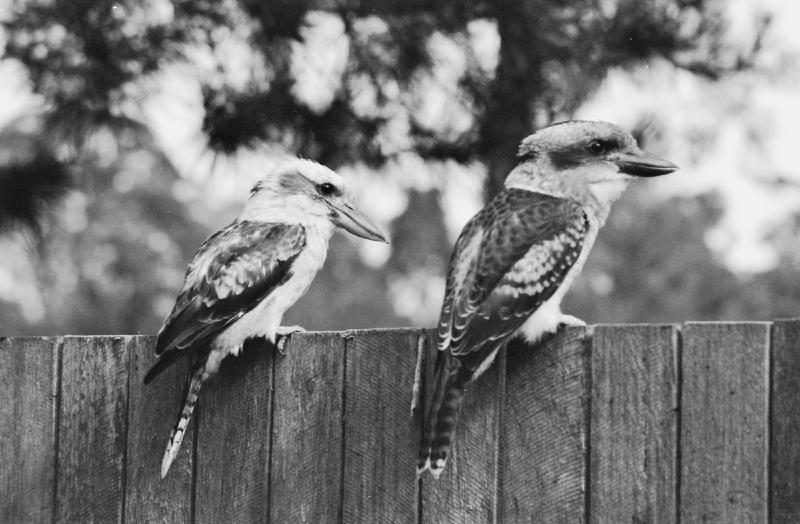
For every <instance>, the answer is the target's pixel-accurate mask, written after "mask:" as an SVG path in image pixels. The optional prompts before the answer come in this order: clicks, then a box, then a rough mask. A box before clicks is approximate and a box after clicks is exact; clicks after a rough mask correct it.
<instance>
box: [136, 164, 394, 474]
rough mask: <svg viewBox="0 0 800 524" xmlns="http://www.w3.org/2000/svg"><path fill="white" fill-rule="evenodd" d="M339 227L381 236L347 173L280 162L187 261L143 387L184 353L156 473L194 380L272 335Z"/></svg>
mask: <svg viewBox="0 0 800 524" xmlns="http://www.w3.org/2000/svg"><path fill="white" fill-rule="evenodd" d="M336 226H339V227H341V228H343V229H345V230H346V231H349V232H350V233H352V234H354V235H357V236H360V237H363V238H366V239H369V240H377V241H382V242H385V241H386V240H385V239H384V237H383V235H382V234H381V233H380V231H379V230H378V228H377V227H376V226H375V225H373V224H372V222H370V221H369V220H368V219H367V218H366V217H365V216H364V215H363V214H362V213H361V212H359V211H358V209H356V207H355V206H354V205H353V203H352V199H351V195H350V191H349V190H348V186H347V184H346V183H345V181H344V179H343V178H342V177H340V176H339V175H337V174H336V173H334V172H333V171H331V170H330V169H328V168H327V167H324V166H322V165H320V164H317V163H316V162H312V161H309V160H291V161H288V162H284V163H283V164H281V165H280V166H279V167H278V168H277V169H275V170H274V171H273V172H271V173H270V174H268V175H267V176H266V177H265V178H264V179H263V180H261V181H260V182H258V183H257V184H256V185H255V187H253V189H252V191H251V194H250V198H249V199H248V200H247V203H246V204H245V206H244V209H243V210H242V213H241V215H239V217H238V218H237V219H236V220H234V221H233V223H231V224H230V225H229V226H227V227H226V228H224V229H223V230H221V231H219V232H217V233H216V234H214V235H212V236H211V237H210V238H209V239H208V240H206V242H205V243H204V244H203V245H202V246H201V247H200V249H199V250H198V251H197V253H196V254H195V255H194V258H193V259H192V261H191V262H190V263H189V268H188V270H187V271H186V277H185V279H184V283H183V288H182V289H181V292H180V294H179V295H178V298H177V300H176V302H175V306H174V307H173V309H172V313H170V314H169V317H167V319H166V321H165V322H164V326H163V327H162V328H161V330H160V331H159V333H158V339H157V341H156V354H157V355H158V360H157V361H156V362H155V364H154V365H153V367H152V368H151V369H150V371H149V372H148V373H147V376H145V379H144V383H145V384H147V383H149V382H150V381H151V380H152V379H153V378H154V377H155V376H156V375H158V374H159V373H160V372H161V371H163V370H164V368H166V367H167V366H169V365H170V364H172V363H173V362H175V361H176V360H178V359H179V358H181V357H188V358H189V359H190V362H191V365H190V368H191V372H190V376H189V380H188V383H187V386H186V393H185V400H184V403H183V408H182V410H181V412H180V415H179V417H178V421H177V422H176V424H175V427H174V429H173V430H172V435H171V436H170V438H169V442H168V443H167V450H166V452H165V453H164V459H163V461H162V463H161V476H162V477H164V476H165V475H166V474H167V471H169V466H170V464H171V463H172V461H173V460H174V459H175V456H176V454H177V452H178V449H179V447H180V445H181V440H182V439H183V435H184V433H185V431H186V426H187V424H188V423H189V418H190V417H191V415H192V410H193V409H194V406H195V403H196V402H197V396H198V394H199V392H200V386H201V385H202V384H203V381H205V380H206V379H208V378H209V377H211V376H213V375H214V374H215V373H216V372H217V370H218V369H219V366H220V362H221V361H222V359H224V358H225V357H226V356H228V355H230V354H233V355H238V354H239V352H241V350H242V346H243V344H244V342H245V340H247V339H249V338H253V337H264V338H266V339H267V340H269V341H270V342H272V343H273V345H274V344H275V342H276V337H278V336H280V335H285V334H288V333H291V332H294V331H301V330H302V328H298V327H290V328H285V327H280V323H281V319H282V317H283V314H284V312H285V311H286V310H287V309H288V308H289V307H290V306H291V305H292V304H294V303H295V301H297V299H299V298H300V297H301V296H302V295H303V294H304V293H305V292H306V290H307V289H308V286H309V284H311V281H312V280H313V279H314V276H315V275H316V273H317V271H319V269H320V268H321V267H322V264H323V262H324V261H325V257H326V255H327V252H328V240H329V239H330V237H331V234H333V231H334V229H335V228H336Z"/></svg>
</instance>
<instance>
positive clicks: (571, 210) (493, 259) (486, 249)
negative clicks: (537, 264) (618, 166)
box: [451, 188, 588, 278]
mask: <svg viewBox="0 0 800 524" xmlns="http://www.w3.org/2000/svg"><path fill="white" fill-rule="evenodd" d="M587 228H588V217H587V214H586V211H585V210H584V208H583V206H582V205H581V204H579V203H578V202H576V201H574V200H570V199H567V198H561V197H556V196H553V195H548V194H545V193H538V192H535V191H529V190H525V189H517V188H510V189H506V190H504V191H502V192H501V193H499V194H498V195H497V196H496V197H495V198H493V199H492V200H491V201H490V202H489V203H488V204H487V205H486V206H485V207H484V208H483V209H482V210H481V211H480V212H479V213H478V214H476V215H475V216H474V217H473V218H472V219H471V220H470V221H469V222H468V223H467V225H466V226H465V227H464V229H463V231H462V233H461V235H460V236H459V240H458V241H457V242H456V247H455V249H454V253H453V258H452V260H451V270H455V272H459V269H461V271H460V272H461V273H463V272H464V268H463V267H462V268H459V266H469V267H472V268H473V269H474V270H476V271H477V272H478V273H483V274H485V276H486V277H491V275H495V276H496V277H498V278H499V277H500V276H501V275H502V274H504V273H505V272H506V271H508V270H509V269H510V268H511V266H512V265H513V264H514V263H516V262H517V261H518V260H520V259H521V258H522V257H524V256H525V255H526V254H527V253H528V251H529V250H530V249H531V248H532V247H534V246H536V245H540V244H542V243H547V242H552V241H554V240H559V239H561V240H563V241H565V242H568V243H569V242H574V241H575V239H576V238H578V237H580V236H581V235H582V234H583V233H584V232H585V230H586V229H587Z"/></svg>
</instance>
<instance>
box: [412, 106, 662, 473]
mask: <svg viewBox="0 0 800 524" xmlns="http://www.w3.org/2000/svg"><path fill="white" fill-rule="evenodd" d="M518 158H519V163H518V165H517V166H516V167H515V168H514V169H513V170H512V171H511V173H509V175H508V177H507V178H506V181H505V187H504V189H503V190H502V191H501V192H500V193H499V194H498V195H497V196H495V197H494V198H493V199H492V200H491V201H490V202H489V203H488V204H487V205H486V206H485V207H484V208H483V209H482V210H481V211H480V212H478V214H476V215H475V216H474V217H473V218H472V219H471V220H470V221H469V222H468V223H467V225H466V226H464V229H463V230H462V232H461V235H460V236H459V238H458V241H457V242H456V245H455V249H454V252H453V256H452V258H451V260H450V268H449V272H448V276H447V284H446V288H445V297H444V303H443V304H442V310H441V316H440V320H439V326H438V346H439V350H440V351H439V352H438V358H437V363H436V372H435V379H434V386H433V387H434V392H433V396H432V401H431V406H430V409H429V411H428V414H427V417H426V420H425V424H424V426H423V432H422V437H421V442H420V449H419V456H418V464H417V465H418V473H419V474H422V473H423V472H424V471H425V470H426V469H429V470H430V471H431V473H432V474H433V475H434V476H435V477H438V476H439V475H440V474H441V472H442V470H443V468H444V466H445V462H446V460H447V454H448V451H449V448H450V444H451V442H452V439H453V434H454V429H455V424H456V418H457V415H458V410H459V407H460V405H461V402H462V399H463V395H464V390H465V388H466V387H467V385H468V384H469V383H470V382H472V381H473V380H475V378H477V377H478V376H479V375H480V374H481V373H483V372H484V371H485V370H486V369H487V368H488V367H489V366H490V365H491V363H492V361H493V360H494V357H495V355H496V354H497V351H498V350H499V349H500V348H501V347H502V346H503V344H505V343H506V342H507V341H508V339H509V338H511V337H512V336H515V335H520V336H522V337H523V338H524V339H525V340H527V341H528V342H531V343H533V342H536V341H537V340H539V339H540V338H541V337H542V335H544V334H545V333H549V332H555V331H556V330H557V329H558V326H559V325H562V324H567V325H585V324H584V322H583V321H581V320H579V319H577V318H575V317H573V316H570V315H564V314H563V313H561V308H560V305H561V299H562V298H563V296H564V293H565V292H566V291H567V289H568V288H569V286H570V284H571V283H572V281H573V280H574V279H575V276H576V275H577V274H578V273H579V272H580V270H581V268H582V267H583V264H584V262H585V261H586V257H587V255H588V254H589V250H590V249H591V247H592V244H594V241H595V238H596V237H597V232H598V230H599V229H600V227H601V226H602V225H603V223H604V222H605V220H606V217H607V216H608V213H609V210H610V207H611V204H612V203H613V202H614V201H615V200H616V199H617V198H618V197H619V196H620V195H621V194H622V192H623V191H624V190H625V188H626V187H627V185H628V183H629V182H630V181H631V180H632V179H633V177H653V176H659V175H665V174H667V173H670V172H672V171H674V170H675V169H677V166H675V165H674V164H672V163H670V162H667V161H666V160H662V159H659V158H656V157H654V156H651V155H649V154H647V153H644V152H642V150H641V149H639V147H638V146H637V145H636V141H635V140H634V139H633V137H632V136H631V135H630V134H629V133H627V132H625V131H623V130H622V129H620V128H619V127H617V126H615V125H613V124H610V123H607V122H588V121H569V122H563V123H560V124H556V125H553V126H550V127H547V128H544V129H541V130H539V131H537V132H536V133H534V134H533V135H531V136H529V137H527V138H525V139H524V140H523V141H522V143H521V145H520V147H519V153H518Z"/></svg>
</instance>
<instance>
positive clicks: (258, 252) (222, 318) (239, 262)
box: [145, 221, 306, 383]
mask: <svg viewBox="0 0 800 524" xmlns="http://www.w3.org/2000/svg"><path fill="white" fill-rule="evenodd" d="M305 245H306V234H305V230H304V229H303V227H302V226H300V225H291V224H265V223H261V222H253V221H236V222H233V223H232V224H230V225H229V226H228V227H226V228H225V229H223V230H221V231H219V232H218V233H216V234H214V235H213V236H212V237H211V238H209V239H208V240H207V241H206V242H205V243H204V244H203V245H202V246H201V247H200V249H199V250H198V251H197V253H196V254H195V256H194V258H193V259H192V262H191V263H190V264H189V269H188V270H187V272H186V278H185V280H184V285H183V289H182V290H181V293H180V295H178V298H177V300H176V302H175V306H174V308H173V309H172V313H170V315H169V317H168V318H167V320H166V322H165V323H164V326H163V327H162V328H161V331H160V332H159V334H158V340H157V341H156V354H157V355H159V359H158V361H157V362H156V363H155V365H153V368H152V369H151V370H150V371H149V372H148V373H147V376H146V377H145V383H148V382H149V381H150V380H152V379H153V378H154V377H155V376H156V375H158V374H159V373H160V372H161V371H162V370H163V369H164V368H166V367H167V366H168V365H169V364H171V363H172V362H174V361H175V360H176V359H178V358H180V357H181V356H183V355H186V354H188V353H190V352H192V351H199V352H207V351H209V344H210V342H211V341H212V340H213V338H214V337H215V336H216V335H218V334H219V333H220V332H222V331H223V330H224V329H225V328H227V327H228V326H229V325H230V324H232V323H233V322H235V321H236V320H238V319H239V318H241V317H242V316H243V315H244V314H245V313H247V312H248V311H250V310H251V309H253V308H254V307H255V306H256V305H257V304H258V303H259V302H261V300H262V299H263V298H265V297H266V296H268V295H269V294H270V293H271V292H272V291H273V290H275V288H277V287H278V286H279V285H281V284H282V283H283V282H285V281H286V280H287V279H288V278H289V277H290V276H291V274H292V264H293V262H294V260H295V259H296V258H297V256H298V255H299V254H300V252H301V251H302V250H303V248H304V247H305Z"/></svg>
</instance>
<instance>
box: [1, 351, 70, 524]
mask: <svg viewBox="0 0 800 524" xmlns="http://www.w3.org/2000/svg"><path fill="white" fill-rule="evenodd" d="M59 346H60V342H59V341H58V339H55V338H34V337H30V338H0V522H50V521H51V520H52V519H53V502H54V500H53V495H54V493H53V490H54V489H55V446H56V436H55V431H56V408H57V399H56V395H57V393H58V388H57V376H58V374H57V373H58V369H57V367H58V351H59Z"/></svg>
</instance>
